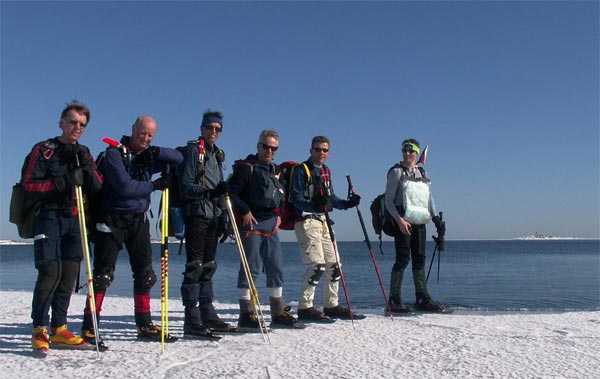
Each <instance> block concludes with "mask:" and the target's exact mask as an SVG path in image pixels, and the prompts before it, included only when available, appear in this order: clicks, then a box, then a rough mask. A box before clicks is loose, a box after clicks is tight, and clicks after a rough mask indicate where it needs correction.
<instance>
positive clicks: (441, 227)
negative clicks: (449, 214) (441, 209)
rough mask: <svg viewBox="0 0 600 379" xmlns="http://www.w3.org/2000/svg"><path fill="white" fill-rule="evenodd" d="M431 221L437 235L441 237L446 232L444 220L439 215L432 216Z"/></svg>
mask: <svg viewBox="0 0 600 379" xmlns="http://www.w3.org/2000/svg"><path fill="white" fill-rule="evenodd" d="M431 221H433V225H435V229H436V230H437V234H438V237H439V238H442V239H443V238H444V235H445V234H446V221H442V220H441V219H440V217H439V216H433V217H432V218H431Z"/></svg>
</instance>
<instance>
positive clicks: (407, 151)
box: [402, 149, 416, 154]
mask: <svg viewBox="0 0 600 379" xmlns="http://www.w3.org/2000/svg"><path fill="white" fill-rule="evenodd" d="M402 152H403V153H405V154H412V153H416V151H414V150H411V149H402Z"/></svg>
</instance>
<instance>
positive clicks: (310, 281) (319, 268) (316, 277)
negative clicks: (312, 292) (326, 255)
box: [308, 264, 325, 286]
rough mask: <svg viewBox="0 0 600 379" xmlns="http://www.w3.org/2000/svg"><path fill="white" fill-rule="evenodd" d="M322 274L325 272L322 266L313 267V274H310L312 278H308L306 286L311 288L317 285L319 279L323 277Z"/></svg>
mask: <svg viewBox="0 0 600 379" xmlns="http://www.w3.org/2000/svg"><path fill="white" fill-rule="evenodd" d="M324 272H325V265H324V264H317V265H315V266H314V273H313V274H312V276H311V277H310V278H308V284H310V285H311V286H316V285H317V284H319V280H320V279H321V276H323V273H324Z"/></svg>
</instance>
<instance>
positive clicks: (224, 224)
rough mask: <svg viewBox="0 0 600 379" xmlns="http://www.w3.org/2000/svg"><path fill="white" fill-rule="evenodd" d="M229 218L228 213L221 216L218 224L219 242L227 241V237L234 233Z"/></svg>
mask: <svg viewBox="0 0 600 379" xmlns="http://www.w3.org/2000/svg"><path fill="white" fill-rule="evenodd" d="M228 220H229V217H227V215H222V216H221V217H219V224H218V225H217V240H219V243H223V242H225V240H227V237H229V236H230V235H231V234H232V233H230V227H229V226H230V224H229V222H228Z"/></svg>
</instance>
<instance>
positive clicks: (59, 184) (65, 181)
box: [53, 167, 83, 192]
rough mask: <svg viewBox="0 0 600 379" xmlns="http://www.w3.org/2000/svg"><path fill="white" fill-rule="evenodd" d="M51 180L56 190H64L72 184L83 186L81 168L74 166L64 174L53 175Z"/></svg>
mask: <svg viewBox="0 0 600 379" xmlns="http://www.w3.org/2000/svg"><path fill="white" fill-rule="evenodd" d="M53 181H54V185H55V186H56V190H57V191H58V192H64V191H66V190H67V189H69V188H70V187H72V186H83V169H82V168H81V167H77V168H74V169H72V170H71V171H69V173H68V174H66V175H63V176H57V177H55V178H54V179H53Z"/></svg>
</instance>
